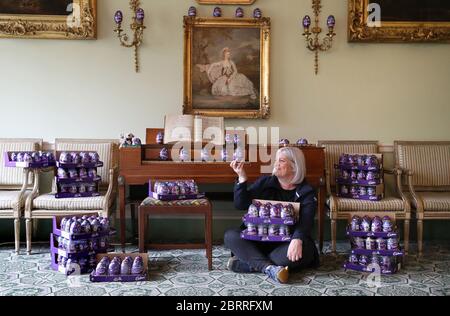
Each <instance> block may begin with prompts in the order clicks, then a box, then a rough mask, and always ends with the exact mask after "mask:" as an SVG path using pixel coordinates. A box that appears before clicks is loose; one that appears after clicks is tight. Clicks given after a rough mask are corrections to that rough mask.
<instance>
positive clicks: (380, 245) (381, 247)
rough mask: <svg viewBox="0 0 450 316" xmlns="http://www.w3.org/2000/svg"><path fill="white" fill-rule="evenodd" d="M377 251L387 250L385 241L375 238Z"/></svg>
mask: <svg viewBox="0 0 450 316" xmlns="http://www.w3.org/2000/svg"><path fill="white" fill-rule="evenodd" d="M377 249H378V250H386V249H387V241H386V239H384V238H377Z"/></svg>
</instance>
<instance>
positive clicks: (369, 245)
mask: <svg viewBox="0 0 450 316" xmlns="http://www.w3.org/2000/svg"><path fill="white" fill-rule="evenodd" d="M366 249H367V250H376V249H377V245H376V242H375V239H372V238H370V237H367V238H366Z"/></svg>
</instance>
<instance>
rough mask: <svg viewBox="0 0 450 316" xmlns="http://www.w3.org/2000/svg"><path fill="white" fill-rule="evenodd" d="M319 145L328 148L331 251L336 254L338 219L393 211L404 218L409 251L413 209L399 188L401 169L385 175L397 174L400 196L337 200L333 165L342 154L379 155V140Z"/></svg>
mask: <svg viewBox="0 0 450 316" xmlns="http://www.w3.org/2000/svg"><path fill="white" fill-rule="evenodd" d="M318 145H319V146H322V147H325V164H326V178H327V192H328V195H329V197H330V200H329V202H330V205H329V206H330V217H331V246H332V252H333V253H335V252H336V229H337V220H338V219H348V218H349V216H350V214H351V213H354V212H365V213H370V212H380V211H389V212H394V213H395V215H396V219H401V220H402V219H403V220H404V221H405V226H404V249H405V253H407V252H408V249H409V222H410V219H411V211H410V210H411V207H410V205H409V203H408V200H407V198H406V196H405V195H404V194H403V193H402V190H401V188H400V180H401V172H400V171H399V170H398V169H393V170H387V169H384V173H385V174H390V175H394V177H395V183H396V191H397V194H398V197H388V198H384V199H383V200H381V201H364V200H354V199H348V198H340V197H337V196H336V194H335V192H333V191H334V190H333V189H334V188H335V183H336V179H335V171H334V165H335V164H337V163H338V162H339V156H340V155H341V154H343V153H354V154H363V153H366V154H369V153H378V142H377V141H319V142H318Z"/></svg>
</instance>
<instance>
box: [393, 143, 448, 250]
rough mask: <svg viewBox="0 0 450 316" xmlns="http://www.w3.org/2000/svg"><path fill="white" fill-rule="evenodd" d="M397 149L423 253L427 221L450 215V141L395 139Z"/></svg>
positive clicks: (398, 161) (403, 183) (395, 150)
mask: <svg viewBox="0 0 450 316" xmlns="http://www.w3.org/2000/svg"><path fill="white" fill-rule="evenodd" d="M394 153H395V163H396V166H398V168H400V169H401V170H402V172H403V174H404V176H403V182H402V188H403V189H404V190H405V192H408V191H409V195H410V197H411V201H412V205H413V207H414V208H415V210H416V218H417V244H418V251H419V255H421V254H422V251H423V243H422V239H423V221H424V220H426V219H447V220H448V219H450V141H444V142H431V141H429V142H426V141H421V142H414V141H395V142H394Z"/></svg>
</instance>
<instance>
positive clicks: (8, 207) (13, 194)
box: [0, 138, 42, 253]
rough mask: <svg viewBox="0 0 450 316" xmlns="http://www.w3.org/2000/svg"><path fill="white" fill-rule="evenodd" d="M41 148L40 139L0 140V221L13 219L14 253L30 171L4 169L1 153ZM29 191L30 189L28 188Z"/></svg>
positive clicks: (31, 177) (30, 177) (18, 236)
mask: <svg viewBox="0 0 450 316" xmlns="http://www.w3.org/2000/svg"><path fill="white" fill-rule="evenodd" d="M41 147H42V139H20V138H1V139H0V219H1V218H8V219H14V236H15V238H14V240H15V251H16V252H17V253H18V252H19V249H20V218H21V217H22V215H23V214H22V211H23V207H24V205H25V199H26V197H27V196H28V195H29V194H30V192H31V191H28V190H27V189H28V188H29V186H30V181H31V185H32V181H33V176H32V174H31V171H30V170H28V169H22V168H9V167H5V162H4V158H3V153H4V152H6V151H38V150H40V149H41ZM30 189H31V188H30Z"/></svg>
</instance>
